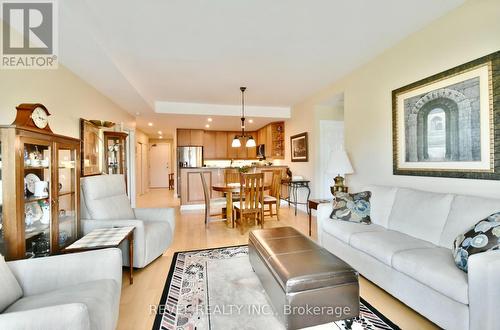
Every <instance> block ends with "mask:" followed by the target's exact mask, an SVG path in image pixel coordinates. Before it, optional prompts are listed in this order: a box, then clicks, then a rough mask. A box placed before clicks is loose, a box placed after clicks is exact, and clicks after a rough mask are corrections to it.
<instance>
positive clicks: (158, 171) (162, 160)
mask: <svg viewBox="0 0 500 330" xmlns="http://www.w3.org/2000/svg"><path fill="white" fill-rule="evenodd" d="M149 150H150V152H149V160H150V162H149V187H150V188H168V175H169V174H170V173H172V172H173V171H172V167H171V164H172V146H171V144H170V143H168V142H166V143H151V144H150V145H149Z"/></svg>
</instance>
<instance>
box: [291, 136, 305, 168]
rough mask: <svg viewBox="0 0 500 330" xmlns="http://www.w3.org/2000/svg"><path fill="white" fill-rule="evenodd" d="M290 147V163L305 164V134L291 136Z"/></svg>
mask: <svg viewBox="0 0 500 330" xmlns="http://www.w3.org/2000/svg"><path fill="white" fill-rule="evenodd" d="M290 147H291V152H292V155H291V160H292V162H307V161H308V160H309V150H308V149H309V145H308V142H307V132H306V133H301V134H297V135H294V136H291V137H290Z"/></svg>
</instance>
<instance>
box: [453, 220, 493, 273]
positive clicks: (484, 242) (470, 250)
mask: <svg viewBox="0 0 500 330" xmlns="http://www.w3.org/2000/svg"><path fill="white" fill-rule="evenodd" d="M499 248H500V212H498V213H494V214H492V215H490V216H489V217H487V218H486V219H483V220H481V221H479V222H478V223H477V224H476V225H475V226H474V227H473V228H472V229H471V230H469V231H468V232H466V233H465V234H461V235H459V236H458V237H457V238H456V239H455V243H454V244H453V257H454V258H455V263H456V264H457V267H458V268H460V269H461V270H463V271H464V272H467V270H468V259H469V256H471V255H473V254H476V253H481V252H486V251H491V250H498V249H499Z"/></svg>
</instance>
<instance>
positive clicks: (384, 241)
mask: <svg viewBox="0 0 500 330" xmlns="http://www.w3.org/2000/svg"><path fill="white" fill-rule="evenodd" d="M350 245H351V246H352V247H354V248H356V249H358V250H360V251H363V252H365V253H367V254H369V255H371V256H372V257H374V258H376V259H378V260H380V261H381V262H383V263H384V264H386V265H388V266H392V258H393V256H394V255H395V254H396V253H399V252H401V251H405V250H410V249H419V248H433V247H435V245H433V244H431V243H429V242H427V241H423V240H420V239H417V238H414V237H411V236H408V235H405V234H403V233H400V232H397V231H393V230H385V231H378V232H365V233H357V234H353V235H352V236H351V241H350Z"/></svg>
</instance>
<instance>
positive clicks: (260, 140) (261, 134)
mask: <svg viewBox="0 0 500 330" xmlns="http://www.w3.org/2000/svg"><path fill="white" fill-rule="evenodd" d="M257 135H258V137H257V144H266V128H265V127H263V128H261V129H259V131H258V133H257Z"/></svg>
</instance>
